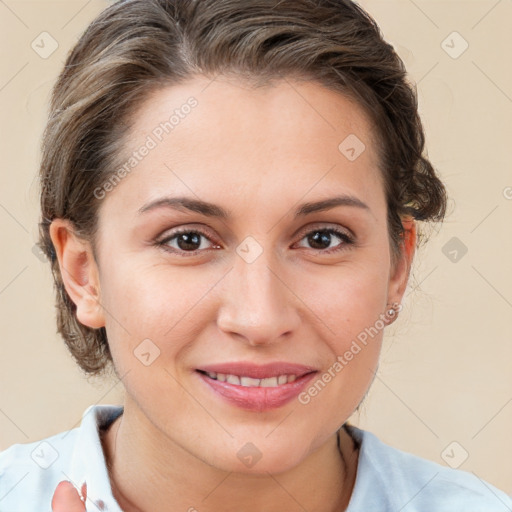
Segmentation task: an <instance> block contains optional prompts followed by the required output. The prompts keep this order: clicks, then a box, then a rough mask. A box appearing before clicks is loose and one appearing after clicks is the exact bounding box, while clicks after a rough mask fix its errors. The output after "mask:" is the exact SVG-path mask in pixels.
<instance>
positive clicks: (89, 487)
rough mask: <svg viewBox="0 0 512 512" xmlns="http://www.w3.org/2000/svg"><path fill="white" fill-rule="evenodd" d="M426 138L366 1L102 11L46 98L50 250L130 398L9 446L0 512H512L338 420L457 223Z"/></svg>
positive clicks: (64, 310) (493, 492)
mask: <svg viewBox="0 0 512 512" xmlns="http://www.w3.org/2000/svg"><path fill="white" fill-rule="evenodd" d="M423 147H424V135H423V129H422V125H421V121H420V119H419V116H418V112H417V101H416V96H415V94H414V91H413V89H412V88H411V87H410V85H409V84H408V83H407V81H406V73H405V70H404V68H403V64H402V62H401V60H400V59H399V58H398V56H397V55H396V53H395V52H394V51H393V49H392V47H391V46H390V45H389V44H387V43H386V42H385V41H383V39H382V37H381V35H380V33H379V30H378V28H377V26H376V25H375V23H374V22H373V21H372V20H371V19H370V18H369V17H368V15H367V14H366V13H364V12H363V11H362V10H361V9H360V8H359V7H358V6H357V5H356V4H354V3H352V2H349V1H341V0H340V1H337V2H335V1H329V0H322V1H319V2H318V1H317V2H313V1H312V0H293V1H291V0H281V1H277V0H272V1H270V0H255V1H251V2H240V1H233V0H201V1H200V2H199V1H192V2H191V1H190V0H174V1H171V0H149V1H148V0H131V1H125V2H118V3H116V4H114V5H112V6H111V7H109V8H108V9H107V10H106V11H104V12H103V13H102V14H101V15H100V16H99V17H98V19H96V20H95V21H94V22H93V23H92V24H91V25H90V27H89V28H88V30H87V31H86V32H85V34H84V35H83V36H82V37H81V39H80V40H79V42H78V43H77V45H76V47H75V48H74V49H73V51H72V53H71V54H70V56H69V57H68V60H67V62H66V65H65V68H64V70H63V71H62V73H61V75H60V77H59V80H58V82H57V84H56V86H55V89H54V93H53V97H52V103H51V112H50V118H49V121H48V125H47V129H46V132H45V138H44V145H43V159H42V164H41V178H42V183H43V188H42V193H41V206H42V217H43V220H42V222H41V247H42V248H43V250H44V251H45V253H46V255H47V256H48V258H49V259H50V261H51V264H52V270H53V273H54V278H55V283H56V290H57V311H58V318H57V320H58V328H59V332H60V333H61V334H62V336H63V338H64V340H65V342H66V343H67V346H68V347H69V349H70V351H71V353H72V354H73V356H74V357H75V358H76V360H77V362H78V363H79V365H80V366H81V368H82V369H83V370H84V371H85V372H88V373H89V374H101V373H103V372H106V371H107V370H108V369H109V368H113V370H114V371H115V373H116V375H117V376H118V377H119V378H120V379H121V380H122V381H123V384H124V387H125V392H126V393H125V401H124V406H123V407H118V406H92V407H90V408H89V409H87V410H86V411H85V413H84V417H83V421H82V425H81V426H80V427H79V428H78V429H74V430H72V431H68V432H66V433H63V434H59V435H57V436H53V437H51V438H48V439H46V440H44V441H43V443H37V444H35V445H14V446H12V447H11V448H9V449H8V450H6V451H5V452H3V454H2V455H1V456H0V475H1V477H0V496H4V498H3V500H2V502H0V509H1V510H2V511H4V510H5V511H14V510H20V509H22V510H24V511H32V510H34V511H36V510H38V511H39V510H44V509H48V508H50V506H51V507H52V510H53V511H55V512H63V511H67V512H70V511H71V512H73V511H83V510H88V511H91V510H108V511H111V512H112V511H119V510H124V511H125V512H131V511H139V510H143V511H152V510H173V511H176V510H187V511H189V512H192V511H196V510H197V511H200V512H205V511H211V512H213V511H215V512H219V511H226V512H227V511H231V510H233V511H234V510H244V511H245V512H251V511H256V510H258V511H259V510H265V511H266V512H272V511H278V510H279V511H282V510H286V511H295V510H297V511H299V510H309V511H318V512H328V511H339V510H347V511H349V512H357V511H363V510H364V511H367V510H385V511H397V510H402V511H412V510H415V511H420V510H421V511H429V512H430V511H433V510H436V511H441V510H443V511H474V510H478V511H479V512H480V511H498V510H510V509H512V501H511V500H510V498H508V497H507V496H506V495H505V494H504V493H503V492H502V491H500V490H498V489H496V488H495V487H493V486H492V485H490V484H488V483H485V482H482V481H481V480H479V479H478V478H477V477H476V476H474V475H472V474H470V473H466V472H463V471H458V470H453V469H450V468H447V467H444V466H441V465H438V464H436V463H434V462H430V461H427V460H424V459H421V458H419V457H416V456H414V455H411V454H408V453H405V452H402V451H400V450H397V449H394V448H392V447H390V446H387V445H385V444H384V443H382V442H381V441H380V440H379V439H378V438H377V437H375V436H374V435H373V434H371V433H370V432H367V431H363V430H361V429H358V428H356V427H355V426H352V425H349V424H348V423H347V419H348V418H349V417H350V416H351V415H352V414H353V412H354V411H355V410H356V409H357V408H358V406H359V404H360V403H361V402H362V400H363V399H364V397H365V395H366V393H367V392H368V390H369V388H370V386H371V384H372V381H373V378H374V375H375V372H376V370H377V367H378V361H379V353H380V348H381V343H382V336H383V332H384V329H385V327H386V326H387V325H389V324H390V323H392V322H393V321H394V319H395V318H396V317H397V315H398V313H399V311H400V308H401V305H400V303H401V300H402V297H403V295H404V291H405V288H406V286H407V281H408V277H409V272H410V268H411V264H412V261H413V257H414V251H415V247H416V244H417V240H418V236H417V231H416V230H417V226H416V221H440V220H442V218H443V217H444V214H445V209H446V193H445V189H444V186H443V184H442V183H441V181H440V180H439V178H438V177H437V175H436V173H435V171H434V169H433V167H432V165H431V164H430V162H429V161H428V160H427V159H426V158H425V157H424V156H423ZM368 332H371V333H372V335H371V336H368V334H366V336H365V333H368ZM23 475H25V476H23ZM75 488H76V489H75ZM78 491H79V492H80V494H79V492H78ZM50 504H51V505H50Z"/></svg>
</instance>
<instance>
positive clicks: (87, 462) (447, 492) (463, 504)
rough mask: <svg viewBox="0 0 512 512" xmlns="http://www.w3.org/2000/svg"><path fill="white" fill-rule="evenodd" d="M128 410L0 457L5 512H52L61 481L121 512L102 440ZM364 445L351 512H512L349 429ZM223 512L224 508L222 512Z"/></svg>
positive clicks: (483, 492)
mask: <svg viewBox="0 0 512 512" xmlns="http://www.w3.org/2000/svg"><path fill="white" fill-rule="evenodd" d="M122 412H123V407H122V406H118V405H93V406H90V407H88V408H87V409H86V410H85V412H84V414H83V416H82V422H81V425H80V427H77V428H74V429H72V430H68V431H66V432H62V433H60V434H57V435H54V436H51V437H48V438H46V439H44V440H42V441H36V442H33V443H26V444H14V445H12V446H10V447H9V448H7V449H6V450H4V451H3V452H1V453H0V512H50V511H51V501H52V497H53V493H54V491H55V488H56V487H57V484H58V483H59V482H60V481H61V480H69V481H71V482H73V483H74V484H75V486H76V487H77V488H81V486H82V483H83V482H84V481H86V482H87V512H93V511H94V512H96V511H102V510H103V511H104V512H106V511H108V512H122V511H121V508H120V507H119V505H118V503H117V502H116V500H115V499H114V497H113V496H112V490H111V487H110V480H109V477H108V471H107V467H106V463H105V457H104V453H103V448H102V445H101V440H100V433H99V429H100V428H106V427H107V426H108V425H110V423H111V422H112V421H114V420H115V419H116V418H117V417H118V416H119V415H120V414H122ZM347 427H348V429H349V432H350V434H351V435H352V437H353V438H354V439H355V440H356V442H357V443H358V444H359V461H358V467H357V474H356V481H355V485H354V489H353V493H352V497H351V499H350V503H349V506H348V508H347V509H346V512H420V511H421V512H463V511H464V512H512V499H511V498H510V497H509V496H507V495H506V494H505V493H504V492H503V491H500V490H499V489H497V488H496V487H494V486H492V485H491V484H489V483H487V482H485V481H483V480H481V479H480V478H478V477H477V476H476V475H474V474H473V473H469V472H466V471H462V470H456V469H451V468H449V467H445V466H442V465H440V464H437V463H435V462H431V461H429V460H426V459H422V458H420V457H417V456H415V455H412V454H410V453H407V452H404V451H401V450H398V449H396V448H393V447H391V446H388V445H386V444H385V443H383V442H382V441H381V440H380V439H379V438H378V437H376V436H375V435H374V434H372V433H371V432H368V431H365V430H361V429H359V428H357V427H354V426H351V425H347ZM219 512H220V511H219Z"/></svg>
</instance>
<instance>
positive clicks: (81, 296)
mask: <svg viewBox="0 0 512 512" xmlns="http://www.w3.org/2000/svg"><path fill="white" fill-rule="evenodd" d="M50 237H51V239H52V242H53V245H54V247H55V252H56V254H57V259H58V261H59V267H60V272H61V275H62V281H63V283H64V287H65V288H66V291H67V293H68V295H69V297H70V298H71V300H72V301H73V302H74V304H75V305H76V316H77V318H78V321H79V322H80V323H81V324H83V325H85V326H87V327H91V328H93V329H99V328H100V327H104V326H105V316H104V312H103V307H102V306H101V303H100V282H99V271H98V267H97V264H96V261H95V259H94V255H93V253H92V247H91V244H90V243H89V242H88V241H85V240H83V239H81V238H79V237H78V236H77V235H76V234H75V231H74V227H73V224H72V222H71V221H69V220H67V219H54V220H53V221H52V223H51V225H50Z"/></svg>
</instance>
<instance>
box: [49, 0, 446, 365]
mask: <svg viewBox="0 0 512 512" xmlns="http://www.w3.org/2000/svg"><path fill="white" fill-rule="evenodd" d="M217 74H226V75H228V74H230V75H235V76H238V77H240V78H245V79H247V80H248V81H249V82H251V83H252V84H253V85H254V86H264V85H269V84H270V83H271V82H272V81H274V80H279V79H280V78H283V77H284V78H287V77H295V78H299V79H304V80H313V81H316V82H318V83H320V84H322V85H324V86H325V87H328V88H330V89H333V90H335V91H339V92H340V93H343V94H345V95H346V96H347V97H350V98H351V99H354V100H356V101H357V102H358V104H359V105H361V106H362V107H363V109H364V110H365V112H366V113H367V115H368V116H369V119H370V120H371V122H372V124H373V127H374V131H375V134H376V137H377V139H378V151H379V157H380V167H381V171H382V175H383V179H384V183H385V193H386V197H387V206H388V219H387V220H388V229H389V238H390V246H391V253H392V257H393V261H396V258H397V257H398V255H399V254H400V251H401V250H402V241H403V238H402V232H403V227H402V222H401V219H402V218H404V217H406V216H412V217H413V218H414V219H416V220H421V221H441V220H442V219H443V218H444V216H445V212H446V203H447V197H446V191H445V188H444V186H443V184H442V182H441V181H440V180H439V178H438V177H437V176H436V173H435V171H434V169H433V167H432V165H431V163H430V162H429V160H428V159H427V158H426V157H425V156H424V155H423V151H424V142H425V141H424V132H423V127H422V123H421V120H420V117H419V114H418V105H417V97H416V91H415V88H414V86H413V85H411V84H410V83H408V81H407V77H406V70H405V67H404V64H403V62H402V60H401V59H400V58H399V57H398V55H397V54H396V52H395V51H394V49H393V47H392V46H391V45H390V44H388V43H387V42H385V41H384V39H383V37H382V34H381V32H380V29H379V27H378V26H377V24H376V23H375V21H374V20H373V19H372V18H371V17H370V16H369V15H368V14H367V13H366V12H365V11H364V10H362V9H361V8H360V7H359V6H358V5H357V4H356V3H354V2H352V1H349V0H251V1H244V0H126V1H118V2H116V3H114V4H113V5H111V6H110V7H108V8H107V9H106V10H105V11H103V12H102V13H101V14H100V15H99V16H98V17H97V18H96V19H95V20H94V21H93V22H92V23H91V24H90V25H89V27H88V28H87V30H86V31H85V32H84V34H83V35H82V36H81V38H80V39H79V41H78V43H77V44H76V46H75V47H74V48H73V49H72V51H71V52H70V54H69V55H68V58H67V60H66V63H65V66H64V69H63V70H62V72H61V74H60V76H59V78H58V80H57V82H56V84H55V86H54V89H53V93H52V98H51V104H50V113H49V119H48V123H47V126H46V129H45V132H44V137H43V144H42V159H41V168H40V182H41V210H42V212H41V213H42V221H41V223H40V240H39V245H40V247H41V249H42V250H43V251H44V253H45V254H46V256H47V257H48V258H49V259H50V261H51V266H52V273H53V277H54V281H55V288H56V309H57V326H58V332H59V333H60V334H61V335H62V337H63V338H64V340H65V342H66V344H67V346H68V348H69V350H70V351H71V354H72V355H73V357H74V358H75V359H76V361H77V362H78V364H79V366H80V367H81V369H82V370H83V371H84V372H85V373H87V374H89V375H100V374H103V373H105V372H106V370H107V368H108V367H109V364H110V363H112V356H111V353H110V350H109V346H108V342H107V335H106V331H105V329H104V328H100V329H91V328H89V327H86V326H84V325H82V324H81V323H80V322H79V321H78V320H77V317H76V306H75V305H74V303H73V302H72V301H71V299H70V297H69V296H68V294H67V292H66V290H65V288H64V284H63V281H62V276H61V271H60V268H59V264H58V261H57V259H56V254H55V249H54V247H53V244H52V241H51V238H50V235H49V225H50V223H51V221H52V220H53V219H55V218H65V219H69V220H71V221H72V222H73V225H74V227H75V230H76V233H77V234H78V235H79V236H81V237H83V238H84V239H87V240H90V241H91V243H92V245H93V247H94V239H95V235H96V233H97V227H98V226H97V212H98V208H99V205H100V203H101V199H98V198H97V197H95V195H94V191H95V190H96V189H97V187H101V185H102V184H104V183H105V182H106V180H107V179H108V178H109V176H111V175H112V174H113V173H114V172H115V171H116V169H117V167H116V165H118V162H119V158H120V155H121V154H122V150H123V141H124V138H123V137H124V136H125V135H126V134H127V132H128V129H129V127H130V122H131V121H132V117H133V114H134V112H135V111H136V109H137V107H138V106H140V105H141V103H142V102H143V101H144V99H145V98H147V97H148V95H149V93H150V92H152V91H153V90H155V89H157V88H161V87H164V86H172V85H173V84H177V83H180V82H183V81H185V80H188V79H191V78H193V77H194V76H197V75H204V76H209V77H210V76H211V77H212V78H213V77H214V76H215V75H217ZM340 142H341V141H340Z"/></svg>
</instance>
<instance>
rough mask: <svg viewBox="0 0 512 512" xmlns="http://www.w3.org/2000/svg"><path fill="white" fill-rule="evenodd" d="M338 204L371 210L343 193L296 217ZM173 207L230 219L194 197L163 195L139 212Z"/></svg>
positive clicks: (298, 211) (304, 207)
mask: <svg viewBox="0 0 512 512" xmlns="http://www.w3.org/2000/svg"><path fill="white" fill-rule="evenodd" d="M336 206H352V207H356V208H361V209H363V210H367V211H369V212H370V211H371V210H370V207H369V206H368V205H367V204H366V203H363V201H361V200H360V199H358V198H357V197H354V196H350V195H341V196H335V197H331V198H329V199H323V200H321V201H315V202H311V203H303V204H302V205H300V206H299V207H298V208H297V209H296V210H295V213H294V217H295V218H298V217H304V216H306V215H309V214H311V213H315V212H321V211H325V210H330V209H332V208H335V207H336ZM164 207H165V208H172V209H175V210H190V211H193V212H196V213H200V214H202V215H205V216H208V217H219V218H221V219H229V217H230V213H229V211H227V210H225V209H224V208H222V207H221V206H218V205H216V204H213V203H209V202H207V201H201V200H198V199H192V198H190V197H162V198H160V199H156V200H154V201H151V202H149V203H147V204H145V205H144V206H142V207H141V208H140V209H139V214H143V213H146V212H149V211H151V210H155V209H157V208H164Z"/></svg>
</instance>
